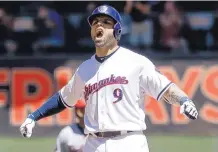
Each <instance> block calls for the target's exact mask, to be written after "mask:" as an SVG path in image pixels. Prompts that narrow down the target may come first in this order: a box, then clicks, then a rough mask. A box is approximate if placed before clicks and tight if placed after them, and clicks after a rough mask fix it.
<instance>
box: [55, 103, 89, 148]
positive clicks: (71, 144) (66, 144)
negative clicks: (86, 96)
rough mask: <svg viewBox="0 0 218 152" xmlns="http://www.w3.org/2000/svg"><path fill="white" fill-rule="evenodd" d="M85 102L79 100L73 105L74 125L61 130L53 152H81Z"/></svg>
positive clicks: (83, 138) (83, 135)
mask: <svg viewBox="0 0 218 152" xmlns="http://www.w3.org/2000/svg"><path fill="white" fill-rule="evenodd" d="M85 105H86V104H85V102H84V101H83V100H79V101H78V102H77V104H76V105H75V118H76V123H73V124H72V125H70V126H66V127H65V128H63V129H62V130H61V131H60V133H59V135H58V137H57V141H56V148H55V152H82V148H83V146H84V144H85V137H86V136H85V134H84V112H85Z"/></svg>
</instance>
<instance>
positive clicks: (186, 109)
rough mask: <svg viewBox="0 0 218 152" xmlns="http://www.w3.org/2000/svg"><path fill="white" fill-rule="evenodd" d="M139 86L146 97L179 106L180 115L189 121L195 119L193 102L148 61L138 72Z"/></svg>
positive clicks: (195, 113)
mask: <svg viewBox="0 0 218 152" xmlns="http://www.w3.org/2000/svg"><path fill="white" fill-rule="evenodd" d="M140 81H141V82H140V85H141V87H142V89H143V90H144V92H145V93H146V94H147V95H150V96H152V97H153V98H155V99H156V100H157V101H166V102H168V103H169V104H173V105H180V113H183V114H185V115H186V116H187V117H188V118H190V119H197V116H198V112H197V109H196V107H195V105H194V102H193V101H192V100H191V99H190V98H189V97H188V95H187V94H186V93H185V92H184V91H182V90H181V89H180V88H179V87H178V86H177V85H176V84H174V83H172V82H171V81H170V80H169V79H168V78H167V77H166V76H164V75H163V74H161V73H160V72H159V71H158V70H157V69H156V67H155V66H154V64H153V63H152V62H151V61H150V60H148V59H147V60H144V62H143V68H142V70H141V72H140Z"/></svg>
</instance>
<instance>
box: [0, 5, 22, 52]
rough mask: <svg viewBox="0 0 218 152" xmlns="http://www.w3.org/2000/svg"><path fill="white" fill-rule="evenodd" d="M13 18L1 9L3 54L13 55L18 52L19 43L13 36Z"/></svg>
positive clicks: (0, 23) (0, 46) (0, 37)
mask: <svg viewBox="0 0 218 152" xmlns="http://www.w3.org/2000/svg"><path fill="white" fill-rule="evenodd" d="M12 27H13V18H12V16H10V15H9V14H7V13H6V11H5V10H4V9H3V8H0V33H1V34H0V50H1V53H3V54H8V55H13V54H14V53H15V52H16V51H17V45H18V44H17V43H16V42H15V41H14V40H13V36H12Z"/></svg>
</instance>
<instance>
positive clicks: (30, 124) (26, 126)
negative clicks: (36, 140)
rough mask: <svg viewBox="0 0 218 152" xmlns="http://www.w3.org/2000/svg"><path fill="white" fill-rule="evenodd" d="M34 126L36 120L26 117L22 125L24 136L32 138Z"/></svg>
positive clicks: (21, 129) (21, 130)
mask: <svg viewBox="0 0 218 152" xmlns="http://www.w3.org/2000/svg"><path fill="white" fill-rule="evenodd" d="M34 127H35V121H34V120H33V119H30V118H26V120H25V121H24V123H23V124H22V125H21V126H20V132H21V134H22V135H23V136H24V137H26V138H30V137H31V135H32V130H33V128H34Z"/></svg>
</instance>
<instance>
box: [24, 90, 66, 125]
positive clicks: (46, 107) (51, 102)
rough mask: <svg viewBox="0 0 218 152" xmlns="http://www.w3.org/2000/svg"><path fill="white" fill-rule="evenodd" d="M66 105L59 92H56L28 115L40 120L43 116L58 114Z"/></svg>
mask: <svg viewBox="0 0 218 152" xmlns="http://www.w3.org/2000/svg"><path fill="white" fill-rule="evenodd" d="M65 108H66V107H65V106H64V104H63V103H62V101H61V97H60V94H59V93H56V94H54V95H53V96H52V97H51V98H49V99H48V100H47V102H45V103H44V104H43V105H42V106H41V107H40V108H39V109H37V110H36V111H35V112H33V113H32V114H30V115H28V118H30V119H33V120H35V121H38V120H40V119H42V118H45V117H48V116H51V115H54V114H57V113H59V112H61V111H63V110H64V109H65Z"/></svg>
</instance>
